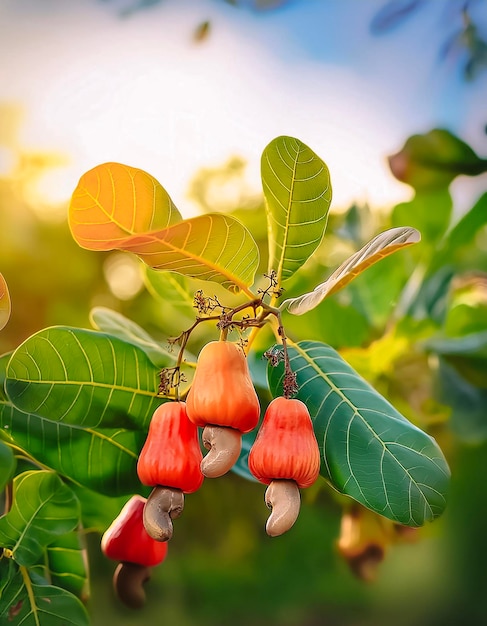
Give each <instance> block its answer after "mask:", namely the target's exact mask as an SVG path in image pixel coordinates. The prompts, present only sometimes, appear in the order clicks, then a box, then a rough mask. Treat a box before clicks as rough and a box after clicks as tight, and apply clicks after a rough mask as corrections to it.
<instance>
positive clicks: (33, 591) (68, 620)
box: [0, 558, 89, 626]
mask: <svg viewBox="0 0 487 626" xmlns="http://www.w3.org/2000/svg"><path fill="white" fill-rule="evenodd" d="M0 579H1V581H2V587H1V588H0V591H1V593H0V623H1V624H12V625H15V626H17V625H19V626H20V625H21V626H89V617H88V613H87V612H86V609H85V607H84V606H83V605H82V603H81V602H80V600H78V598H76V596H74V595H73V594H71V593H69V592H68V591H65V590H64V589H60V588H58V587H53V586H51V585H42V584H38V583H37V582H36V584H34V583H33V581H32V580H31V578H30V577H29V573H28V571H27V570H26V569H25V568H24V567H20V568H18V567H17V566H16V564H15V563H14V562H13V561H12V559H5V558H4V559H1V560H0Z"/></svg>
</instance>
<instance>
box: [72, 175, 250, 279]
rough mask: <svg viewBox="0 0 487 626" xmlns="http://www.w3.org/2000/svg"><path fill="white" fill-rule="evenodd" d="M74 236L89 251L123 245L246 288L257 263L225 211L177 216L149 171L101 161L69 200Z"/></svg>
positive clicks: (160, 265)
mask: <svg viewBox="0 0 487 626" xmlns="http://www.w3.org/2000/svg"><path fill="white" fill-rule="evenodd" d="M69 220H70V227H71V231H72V234H73V237H74V238H75V240H76V241H77V242H78V243H79V245H80V246H82V247H84V248H87V249H89V250H114V249H118V250H125V251H128V252H132V253H134V254H137V255H138V256H139V257H140V258H141V259H142V260H143V261H144V262H145V263H147V265H149V266H150V267H153V268H155V269H164V270H171V271H174V272H179V273H181V274H185V275H187V276H192V277H195V278H201V279H203V280H212V281H215V282H218V283H220V284H222V285H224V286H225V287H226V288H227V289H229V290H231V291H238V290H243V291H246V290H248V288H249V286H250V285H252V283H253V281H254V276H255V271H256V269H257V266H258V263H259V250H258V248H257V245H256V243H255V241H254V240H253V238H252V235H251V234H250V232H249V231H248V230H247V229H246V228H245V227H244V226H243V225H242V224H241V223H240V222H239V221H237V220H236V219H234V218H232V217H230V216H228V215H220V214H209V215H203V216H199V217H195V218H192V219H189V220H184V221H181V215H180V214H179V212H178V210H177V209H176V208H175V206H174V205H173V203H172V201H171V199H170V197H169V196H168V194H167V193H166V191H165V190H164V188H163V187H162V186H161V185H160V184H159V183H158V182H157V181H156V180H155V179H154V178H153V177H152V176H150V175H149V174H147V173H146V172H143V171H142V170H138V169H136V168H132V167H129V166H126V165H121V164H119V163H105V164H103V165H99V166H97V167H95V168H94V169H92V170H90V171H89V172H87V173H86V174H84V176H82V178H81V180H80V182H79V184H78V187H77V188H76V190H75V192H74V194H73V197H72V200H71V205H70V212H69Z"/></svg>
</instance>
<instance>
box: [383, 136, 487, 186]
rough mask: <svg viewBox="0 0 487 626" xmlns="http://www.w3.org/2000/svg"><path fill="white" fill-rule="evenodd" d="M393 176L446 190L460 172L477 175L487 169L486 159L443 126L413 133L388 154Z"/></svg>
mask: <svg viewBox="0 0 487 626" xmlns="http://www.w3.org/2000/svg"><path fill="white" fill-rule="evenodd" d="M389 166H390V168H391V171H392V173H393V174H394V176H395V177H396V178H397V179H398V180H400V181H402V182H404V183H407V184H409V185H411V186H412V187H414V189H416V191H420V190H421V191H433V190H438V189H446V188H447V187H448V186H449V185H450V183H451V182H452V180H453V179H454V178H455V177H456V176H459V175H460V174H465V175H467V176H477V175H478V174H482V173H483V172H485V171H487V159H481V158H479V157H478V156H477V155H476V154H475V152H474V151H473V150H472V148H470V146H468V145H467V144H466V143H465V142H463V141H462V140H461V139H459V138H458V137H456V136H455V135H453V134H452V133H450V132H449V131H448V130H445V129H443V128H435V129H433V130H431V131H430V132H428V133H426V134H424V135H413V136H412V137H409V139H408V140H407V141H406V143H405V144H404V146H403V148H402V149H401V150H400V151H399V152H398V153H397V154H394V155H392V156H391V157H389Z"/></svg>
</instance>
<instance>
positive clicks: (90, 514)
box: [73, 469, 150, 534]
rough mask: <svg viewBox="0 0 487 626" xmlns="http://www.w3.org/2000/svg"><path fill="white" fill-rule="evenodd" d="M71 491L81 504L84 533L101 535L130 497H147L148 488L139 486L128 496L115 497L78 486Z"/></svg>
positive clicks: (74, 486)
mask: <svg viewBox="0 0 487 626" xmlns="http://www.w3.org/2000/svg"><path fill="white" fill-rule="evenodd" d="M134 474H135V469H134ZM73 491H74V493H75V494H76V497H77V498H78V500H79V502H80V504H81V522H82V525H83V530H84V532H85V533H91V532H95V533H99V534H103V533H104V532H105V530H106V529H107V528H108V527H109V526H110V524H111V523H112V522H113V520H114V519H115V518H116V517H117V516H118V514H119V513H120V511H121V510H122V508H123V507H124V505H125V504H126V503H127V501H128V499H129V498H130V497H131V496H132V495H134V494H135V493H138V494H140V495H143V496H147V495H149V493H150V488H148V487H143V486H142V485H140V484H139V488H138V489H137V488H136V487H134V488H133V489H132V491H130V494H128V493H126V494H125V495H123V496H116V497H113V496H112V495H102V494H100V493H97V492H96V491H92V490H91V489H87V488H86V487H80V486H79V485H73Z"/></svg>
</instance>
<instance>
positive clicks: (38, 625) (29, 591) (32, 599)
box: [19, 565, 41, 626]
mask: <svg viewBox="0 0 487 626" xmlns="http://www.w3.org/2000/svg"><path fill="white" fill-rule="evenodd" d="M19 569H20V573H21V574H22V579H23V581H24V585H25V587H26V589H27V595H28V597H29V603H30V606H31V609H32V615H33V616H34V620H35V624H36V626H41V623H40V621H39V615H38V611H37V605H36V599H35V596H34V590H33V589H32V581H31V579H30V576H29V572H28V570H27V568H26V567H25V566H24V565H19Z"/></svg>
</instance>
